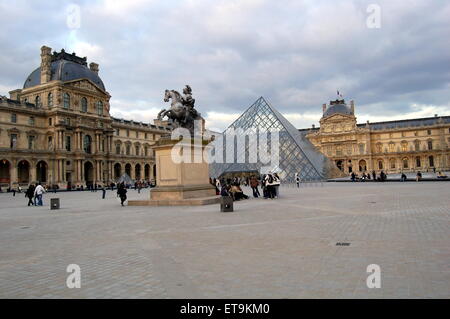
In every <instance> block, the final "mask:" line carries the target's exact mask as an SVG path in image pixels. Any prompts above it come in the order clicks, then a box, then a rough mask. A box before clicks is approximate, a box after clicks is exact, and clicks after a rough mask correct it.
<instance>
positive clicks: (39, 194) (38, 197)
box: [25, 183, 46, 206]
mask: <svg viewBox="0 0 450 319" xmlns="http://www.w3.org/2000/svg"><path fill="white" fill-rule="evenodd" d="M45 192H46V190H45V188H44V186H42V185H41V183H38V184H37V185H36V186H34V184H31V185H30V186H29V187H28V189H27V191H26V192H25V197H27V198H28V206H30V205H31V206H42V205H43V204H44V203H43V196H44V193H45Z"/></svg>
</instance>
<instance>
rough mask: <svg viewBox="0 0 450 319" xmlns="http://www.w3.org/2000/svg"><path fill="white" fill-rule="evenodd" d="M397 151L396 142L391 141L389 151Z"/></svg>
mask: <svg viewBox="0 0 450 319" xmlns="http://www.w3.org/2000/svg"><path fill="white" fill-rule="evenodd" d="M394 151H395V144H394V143H390V144H389V152H391V153H393V152H394Z"/></svg>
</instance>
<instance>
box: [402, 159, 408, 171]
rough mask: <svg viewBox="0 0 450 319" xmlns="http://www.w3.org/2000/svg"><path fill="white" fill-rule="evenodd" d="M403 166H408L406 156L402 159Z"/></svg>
mask: <svg viewBox="0 0 450 319" xmlns="http://www.w3.org/2000/svg"><path fill="white" fill-rule="evenodd" d="M403 168H405V169H408V168H409V163H408V159H407V158H404V159H403Z"/></svg>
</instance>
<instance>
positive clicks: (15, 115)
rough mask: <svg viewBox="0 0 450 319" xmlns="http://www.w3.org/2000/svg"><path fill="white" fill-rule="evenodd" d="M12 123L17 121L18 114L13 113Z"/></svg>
mask: <svg viewBox="0 0 450 319" xmlns="http://www.w3.org/2000/svg"><path fill="white" fill-rule="evenodd" d="M11 123H17V114H11Z"/></svg>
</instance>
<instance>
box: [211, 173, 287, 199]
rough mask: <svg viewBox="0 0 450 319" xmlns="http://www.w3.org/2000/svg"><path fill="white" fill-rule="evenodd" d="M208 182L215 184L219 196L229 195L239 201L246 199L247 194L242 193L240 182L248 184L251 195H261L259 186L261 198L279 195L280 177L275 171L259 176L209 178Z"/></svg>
mask: <svg viewBox="0 0 450 319" xmlns="http://www.w3.org/2000/svg"><path fill="white" fill-rule="evenodd" d="M210 183H211V184H212V185H213V186H215V188H216V194H217V195H221V196H231V197H232V198H233V200H235V201H239V200H242V199H248V198H249V196H248V195H246V194H244V192H243V190H242V188H241V183H242V184H243V185H244V186H250V187H251V189H252V192H253V197H254V198H258V197H261V193H260V191H259V187H260V186H261V189H262V193H263V195H262V196H263V198H265V199H275V198H278V197H279V196H280V189H279V188H280V184H281V179H280V177H279V176H278V174H277V173H272V172H270V173H269V174H266V175H262V176H260V177H257V176H251V177H246V178H240V177H234V178H233V179H227V180H225V179H220V180H219V179H215V178H214V179H210Z"/></svg>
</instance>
